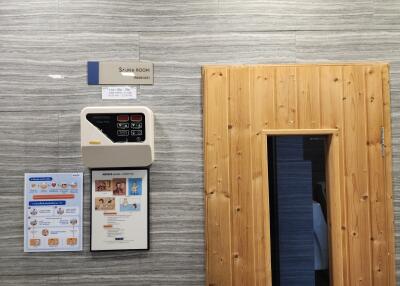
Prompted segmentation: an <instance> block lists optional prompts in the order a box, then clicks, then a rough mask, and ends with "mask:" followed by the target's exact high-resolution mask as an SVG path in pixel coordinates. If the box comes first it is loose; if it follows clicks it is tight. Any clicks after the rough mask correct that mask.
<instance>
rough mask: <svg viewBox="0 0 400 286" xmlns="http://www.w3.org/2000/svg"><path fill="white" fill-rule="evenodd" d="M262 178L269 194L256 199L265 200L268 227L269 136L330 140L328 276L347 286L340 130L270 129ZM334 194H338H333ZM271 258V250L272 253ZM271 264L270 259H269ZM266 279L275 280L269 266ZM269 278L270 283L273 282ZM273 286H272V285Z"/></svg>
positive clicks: (335, 284) (266, 132) (334, 282)
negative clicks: (309, 137)
mask: <svg viewBox="0 0 400 286" xmlns="http://www.w3.org/2000/svg"><path fill="white" fill-rule="evenodd" d="M262 134H263V135H265V136H263V144H262V146H261V148H262V149H263V154H264V155H263V157H262V158H261V160H262V161H263V178H265V183H264V184H263V189H264V190H263V193H265V194H266V196H265V198H255V199H266V200H267V201H266V202H265V206H266V210H265V211H266V215H265V219H266V221H267V224H268V226H269V225H270V216H269V184H268V182H269V178H268V144H267V142H268V137H270V136H296V135H300V136H307V135H325V136H327V139H328V140H327V146H326V156H325V164H326V171H325V178H326V189H327V195H328V196H327V209H328V222H327V223H328V239H329V252H330V253H329V270H330V271H329V274H330V280H331V285H332V286H340V285H344V279H343V277H344V276H343V266H344V265H343V261H344V259H343V253H344V251H345V247H344V245H343V241H342V238H343V237H344V235H345V234H344V233H343V232H344V231H345V229H344V228H342V225H343V223H342V220H343V218H342V212H343V208H342V206H343V198H342V196H341V193H342V191H341V188H340V180H341V178H340V162H339V158H340V157H339V152H340V142H339V134H340V133H339V130H338V129H267V130H263V131H262ZM332 190H335V191H332ZM265 236H266V239H267V241H268V244H269V245H271V236H270V229H269V228H267V231H266V233H265ZM268 252H269V254H270V253H271V249H269V251H268ZM269 259H270V260H271V257H270V258H269ZM266 271H267V272H268V274H267V276H268V277H271V278H272V273H271V265H270V264H269V267H268V269H266ZM271 278H270V279H271ZM269 283H271V282H269Z"/></svg>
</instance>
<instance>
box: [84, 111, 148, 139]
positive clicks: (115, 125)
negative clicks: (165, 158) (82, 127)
mask: <svg viewBox="0 0 400 286" xmlns="http://www.w3.org/2000/svg"><path fill="white" fill-rule="evenodd" d="M86 118H87V120H89V122H91V123H92V124H93V125H95V126H96V127H97V128H98V129H100V131H101V132H103V133H104V134H105V135H106V136H107V137H108V138H109V139H110V140H111V141H113V142H143V141H144V140H145V115H144V114H143V113H126V114H125V113H124V114H117V113H101V114H100V113H99V114H87V115H86Z"/></svg>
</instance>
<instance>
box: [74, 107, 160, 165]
mask: <svg viewBox="0 0 400 286" xmlns="http://www.w3.org/2000/svg"><path fill="white" fill-rule="evenodd" d="M81 148H82V158H83V163H84V164H85V166H87V167H89V168H107V167H145V166H149V165H151V164H152V163H153V161H154V115H153V112H152V111H151V110H150V109H149V108H148V107H145V106H130V107H121V106H118V107H109V106H107V107H86V108H84V109H83V110H82V112H81Z"/></svg>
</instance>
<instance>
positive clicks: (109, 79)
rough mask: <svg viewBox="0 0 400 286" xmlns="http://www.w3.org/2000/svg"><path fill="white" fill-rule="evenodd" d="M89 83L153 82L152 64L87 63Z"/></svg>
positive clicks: (131, 62) (130, 62)
mask: <svg viewBox="0 0 400 286" xmlns="http://www.w3.org/2000/svg"><path fill="white" fill-rule="evenodd" d="M87 73H88V75H87V78H88V84H89V85H99V84H153V64H152V63H144V62H137V61H115V62H97V61H90V62H88V63H87Z"/></svg>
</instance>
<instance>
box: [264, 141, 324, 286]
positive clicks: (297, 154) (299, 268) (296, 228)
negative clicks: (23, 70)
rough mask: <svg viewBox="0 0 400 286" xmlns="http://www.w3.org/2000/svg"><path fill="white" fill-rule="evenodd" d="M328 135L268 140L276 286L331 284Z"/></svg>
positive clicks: (320, 285) (272, 254)
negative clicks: (327, 183)
mask: <svg viewBox="0 0 400 286" xmlns="http://www.w3.org/2000/svg"><path fill="white" fill-rule="evenodd" d="M327 139H328V138H327V136H297V135H293V136H292V135H291V136H268V178H269V197H270V198H269V199H270V223H271V260H272V280H273V285H274V286H296V285H299V286H313V285H315V286H328V285H329V247H328V233H329V232H328V226H327V225H328V224H327V221H328V217H327V214H328V211H327V193H326V177H325V157H326V150H325V149H326V143H327Z"/></svg>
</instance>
